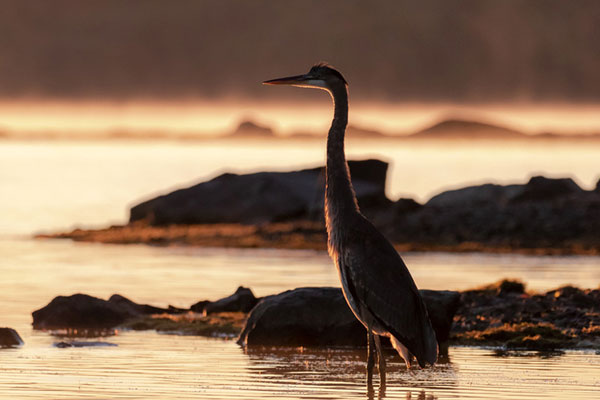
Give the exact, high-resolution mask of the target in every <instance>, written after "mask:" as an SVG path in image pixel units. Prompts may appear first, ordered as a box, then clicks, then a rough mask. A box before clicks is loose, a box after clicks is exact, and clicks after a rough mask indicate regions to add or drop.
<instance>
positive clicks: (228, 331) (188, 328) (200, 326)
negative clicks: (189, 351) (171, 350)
mask: <svg viewBox="0 0 600 400" xmlns="http://www.w3.org/2000/svg"><path fill="white" fill-rule="evenodd" d="M246 316H247V315H246V314H245V313H241V312H224V313H216V314H211V315H208V316H207V315H203V314H197V313H191V312H190V313H186V314H175V315H173V314H154V315H148V316H144V317H141V318H136V319H133V320H129V321H127V322H125V323H124V324H123V325H121V328H122V329H131V330H136V331H143V330H155V331H157V332H161V333H173V334H180V335H193V336H209V337H230V338H232V337H235V336H237V335H238V334H239V333H240V331H241V330H242V326H243V324H244V321H245V320H246Z"/></svg>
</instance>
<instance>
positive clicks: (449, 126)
mask: <svg viewBox="0 0 600 400" xmlns="http://www.w3.org/2000/svg"><path fill="white" fill-rule="evenodd" d="M325 133H326V130H324V131H323V132H322V134H317V133H314V132H312V131H310V132H304V131H296V132H292V133H290V134H285V135H284V134H281V133H280V132H277V131H276V130H274V129H273V128H271V127H269V126H263V125H260V124H257V123H255V122H253V121H251V120H244V121H242V122H240V123H239V125H238V127H237V128H236V129H234V130H233V131H231V132H218V133H217V132H211V133H207V132H198V131H194V130H186V131H170V130H168V129H146V130H127V129H109V130H106V131H95V130H91V131H86V133H85V134H82V133H81V132H68V131H66V132H65V131H60V132H59V131H52V130H48V131H23V132H18V131H11V130H4V131H3V130H0V140H23V141H36V140H57V141H60V140H74V141H93V140H119V141H120V140H143V141H146V140H174V141H199V142H202V141H219V142H221V141H222V142H231V141H233V140H235V141H239V140H241V141H246V140H247V141H260V140H268V141H273V140H275V141H278V142H281V141H313V140H319V141H322V140H325V137H326V135H325ZM347 137H348V139H349V140H370V141H372V140H378V141H379V140H385V141H403V142H414V143H422V142H428V141H431V142H448V141H451V142H453V141H456V142H461V141H476V142H494V143H497V142H507V143H510V142H523V141H526V142H551V143H555V142H575V143H579V142H585V143H590V142H591V143H600V132H588V133H569V134H567V133H557V132H547V131H543V132H538V133H524V132H522V131H519V130H516V129H513V128H508V127H505V126H502V125H497V124H491V123H486V122H480V121H477V120H465V119H455V118H449V119H443V120H441V121H439V122H437V123H435V124H433V125H431V126H427V127H425V128H423V129H420V130H417V131H415V132H395V133H393V134H392V133H384V132H380V131H378V130H375V129H371V128H370V127H366V128H365V127H359V126H355V125H352V124H351V125H349V126H348V129H347Z"/></svg>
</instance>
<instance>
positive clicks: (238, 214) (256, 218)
mask: <svg viewBox="0 0 600 400" xmlns="http://www.w3.org/2000/svg"><path fill="white" fill-rule="evenodd" d="M348 164H349V168H350V172H351V174H352V182H353V184H354V188H355V190H356V195H357V198H358V202H359V204H360V205H361V206H363V207H369V206H374V205H379V204H384V203H385V204H387V203H389V202H390V201H389V200H388V199H387V197H386V196H385V179H386V174H387V167H388V164H387V163H385V162H383V161H379V160H365V161H350V162H349V163H348ZM323 170H324V168H323V167H321V168H312V169H305V170H301V171H292V172H258V173H254V174H244V175H237V174H229V173H227V174H223V175H220V176H218V177H216V178H214V179H212V180H210V181H208V182H202V183H199V184H197V185H194V186H192V187H189V188H185V189H180V190H176V191H174V192H171V193H168V194H166V195H163V196H159V197H156V198H154V199H151V200H148V201H145V202H143V203H140V204H138V205H136V206H134V207H133V208H132V209H131V212H130V215H131V216H130V218H129V222H135V221H147V222H149V223H151V224H155V225H166V224H210V223H243V224H258V223H265V222H276V221H284V220H289V219H294V218H307V217H311V216H314V215H315V212H319V211H321V210H322V209H323V192H324V188H325V179H324V175H323Z"/></svg>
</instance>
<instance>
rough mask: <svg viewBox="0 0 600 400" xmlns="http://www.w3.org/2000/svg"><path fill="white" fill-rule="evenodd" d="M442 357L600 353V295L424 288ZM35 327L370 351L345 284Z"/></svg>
mask: <svg viewBox="0 0 600 400" xmlns="http://www.w3.org/2000/svg"><path fill="white" fill-rule="evenodd" d="M421 294H422V295H423V298H424V300H425V303H426V305H427V308H428V310H429V314H430V318H431V319H432V323H433V325H434V329H435V331H436V335H437V337H438V341H439V342H440V348H441V349H442V351H443V350H444V349H446V348H447V346H448V345H449V344H450V345H475V346H496V347H500V348H504V349H529V350H556V349H568V348H590V349H596V350H600V289H596V290H591V289H586V290H582V289H578V288H574V287H571V286H565V287H562V288H558V289H555V290H550V291H548V292H546V293H528V292H527V291H525V287H524V285H523V284H522V283H520V282H514V281H506V280H505V281H501V282H498V283H496V284H493V285H489V286H486V287H482V288H478V289H473V290H467V291H463V292H452V291H428V290H423V291H421ZM33 326H34V329H43V330H48V331H50V332H51V333H53V334H56V335H58V336H60V337H97V336H107V335H111V334H114V333H115V332H116V330H118V329H132V330H156V331H159V332H164V333H175V334H185V335H201V336H211V337H224V338H233V337H237V338H238V339H237V340H238V343H240V344H241V345H243V346H250V347H253V346H282V345H283V346H363V345H364V342H365V330H364V327H362V325H360V323H358V321H357V320H356V319H355V318H354V316H353V315H352V313H351V312H350V311H349V309H348V307H347V305H346V304H345V300H344V299H343V296H342V294H341V291H340V289H338V288H298V289H294V290H291V291H287V292H283V293H280V294H278V295H273V296H267V297H265V298H256V297H254V294H253V293H252V291H251V290H249V289H247V288H242V287H240V288H239V289H238V290H237V291H236V293H234V294H232V295H231V296H228V297H226V298H223V299H220V300H217V301H208V300H203V301H200V302H198V303H196V304H194V305H193V306H191V307H190V309H179V308H175V307H169V308H159V307H153V306H149V305H143V304H136V303H134V302H132V301H130V300H128V299H126V298H124V297H122V296H119V295H113V296H112V297H111V298H110V299H109V300H102V299H97V298H94V297H91V296H87V295H82V294H77V295H73V296H69V297H63V296H59V297H57V298H55V299H54V300H53V301H52V302H51V303H50V304H48V305H47V306H45V307H44V308H42V309H40V310H37V311H35V312H34V313H33Z"/></svg>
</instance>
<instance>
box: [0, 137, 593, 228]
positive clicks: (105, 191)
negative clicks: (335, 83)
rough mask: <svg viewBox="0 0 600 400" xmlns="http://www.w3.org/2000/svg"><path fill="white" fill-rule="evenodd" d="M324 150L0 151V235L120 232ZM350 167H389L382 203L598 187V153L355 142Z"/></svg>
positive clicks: (6, 145) (60, 147) (317, 145)
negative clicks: (181, 192) (560, 183)
mask: <svg viewBox="0 0 600 400" xmlns="http://www.w3.org/2000/svg"><path fill="white" fill-rule="evenodd" d="M324 145H325V144H324V142H321V141H318V140H316V141H308V142H271V141H255V142H242V143H237V144H235V143H224V142H208V141H207V142H169V141H144V142H128V141H116V142H110V141H102V142H85V141H84V142H63V141H54V142H52V141H49V142H35V141H31V142H18V141H0V235H7V234H30V233H32V232H38V231H52V230H57V229H63V230H64V229H69V228H72V227H73V226H75V225H78V226H87V227H89V226H106V225H107V224H109V223H124V222H126V221H127V218H128V216H129V215H128V208H129V207H130V206H132V205H134V204H136V203H138V202H139V201H141V200H146V199H149V198H151V197H153V196H155V195H156V194H157V193H166V192H169V191H171V190H173V189H175V188H180V187H185V186H189V185H191V184H193V183H197V182H200V181H203V180H206V179H209V178H212V177H214V176H216V175H218V174H220V173H223V172H226V171H229V172H250V171H252V172H254V171H265V170H269V171H289V170H294V169H298V168H305V167H314V166H316V165H323V164H324V163H325V150H324ZM346 147H347V152H348V157H349V158H353V159H365V158H370V157H376V158H380V159H383V160H387V161H389V162H390V170H389V174H388V185H387V193H388V196H389V197H390V198H392V199H397V198H399V197H400V196H403V197H412V198H416V199H417V200H419V201H425V200H427V199H428V198H430V197H431V196H433V195H435V194H437V193H439V192H440V191H442V190H446V189H449V188H458V187H463V186H465V185H469V184H481V183H488V182H497V183H502V184H508V183H525V182H527V180H528V179H529V178H530V177H531V176H533V175H536V174H544V175H546V176H552V177H565V176H569V177H573V178H575V180H576V181H577V182H578V183H579V184H580V185H582V186H583V187H584V188H586V189H591V188H593V187H594V185H595V184H596V182H597V181H598V179H599V178H600V165H599V163H598V150H599V148H600V144H596V143H564V142H556V143H543V142H540V143H535V144H533V143H521V142H515V143H510V142H507V143H500V144H499V143H480V142H475V143H469V142H466V141H458V142H450V143H426V142H419V143H412V144H410V143H405V142H402V141H386V140H375V141H366V140H356V141H350V142H349V143H348V144H347V146H346Z"/></svg>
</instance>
